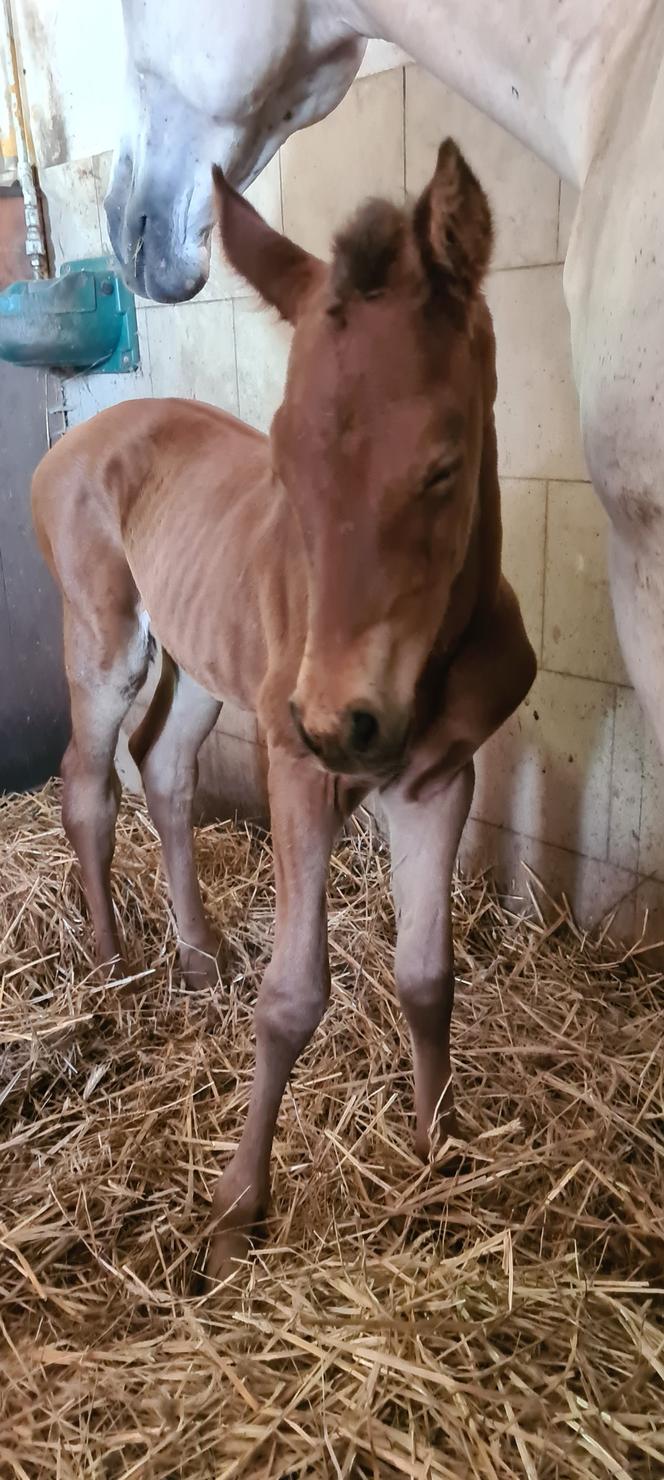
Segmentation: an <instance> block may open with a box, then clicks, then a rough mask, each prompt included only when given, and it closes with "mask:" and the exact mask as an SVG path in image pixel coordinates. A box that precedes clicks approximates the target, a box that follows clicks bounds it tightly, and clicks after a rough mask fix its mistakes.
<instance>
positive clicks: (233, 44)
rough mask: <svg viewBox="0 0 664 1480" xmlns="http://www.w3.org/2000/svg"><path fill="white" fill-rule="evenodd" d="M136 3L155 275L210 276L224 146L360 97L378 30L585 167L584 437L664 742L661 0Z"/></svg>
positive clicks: (129, 147) (114, 207)
mask: <svg viewBox="0 0 664 1480" xmlns="http://www.w3.org/2000/svg"><path fill="white" fill-rule="evenodd" d="M123 5H124V17H125V30H126V35H127V42H128V53H129V86H130V106H129V108H128V113H127V123H128V127H127V132H126V134H125V137H124V139H123V140H122V143H121V146H120V148H119V150H118V154H117V157H116V163H115V168H114V173H113V179H112V184H111V189H110V193H109V197H108V200H107V213H108V219H109V227H110V232H111V238H112V241H113V245H114V248H115V250H116V252H117V254H118V257H119V258H120V260H121V261H122V262H123V263H124V266H125V271H126V273H127V277H128V279H129V281H130V282H132V284H133V285H134V286H135V287H136V289H137V291H138V292H140V293H143V294H146V295H147V296H149V297H153V298H157V299H162V300H165V301H177V300H180V299H184V298H187V297H191V296H192V295H193V294H194V293H196V292H198V291H199V289H200V288H201V287H202V285H203V283H204V281H205V279H206V277H207V273H208V267H209V238H210V230H211V222H212V193H211V165H212V163H213V162H217V163H219V164H221V166H222V167H223V169H224V170H225V172H226V174H227V175H228V177H229V179H230V180H231V181H232V182H233V184H235V185H236V186H237V187H238V188H240V189H245V188H246V187H247V186H248V185H249V184H250V182H251V181H252V180H253V179H254V178H255V176H256V175H257V174H258V173H259V172H260V170H262V169H263V168H264V166H265V165H266V164H267V162H268V160H269V159H270V158H271V156H272V155H273V154H274V153H275V151H276V150H277V149H278V148H279V147H280V145H281V144H282V143H283V142H284V140H285V139H286V138H287V137H288V135H289V134H290V133H292V132H293V131H294V130H295V129H298V128H302V127H303V126H305V125H306V124H310V123H313V122H315V121H316V120H317V119H319V118H322V117H323V116H324V115H325V114H326V113H328V112H330V111H331V109H332V108H334V107H335V106H336V104H337V103H338V102H339V101H340V100H341V98H342V97H343V95H344V93H345V92H346V90H347V88H348V87H349V85H350V83H351V82H352V80H353V77H354V76H355V75H356V72H357V70H358V68H359V66H360V63H361V60H362V56H363V52H364V48H365V44H366V40H367V38H370V37H380V38H382V39H384V40H387V41H393V42H396V43H397V44H398V45H400V46H401V47H403V49H404V50H405V51H406V52H407V53H408V54H409V55H410V56H411V57H413V58H414V60H415V61H418V62H419V63H420V64H421V65H422V66H424V67H426V68H427V69H428V70H429V71H430V72H432V73H434V74H435V75H436V76H437V77H439V78H441V79H442V81H444V82H446V83H448V84H449V85H450V86H451V87H453V88H454V89H455V90H456V91H457V92H459V93H461V94H462V95H463V96H464V97H466V98H467V99H468V100H469V101H470V102H472V103H474V104H475V105H476V106H477V107H479V108H481V109H482V110H483V111H484V112H485V113H487V114H489V115H490V116H491V117H492V118H494V119H496V120H497V121H498V122H499V123H501V124H503V125H504V126H505V127H506V128H507V129H509V130H510V132H511V133H513V134H514V135H516V137H517V138H519V139H520V140H521V141H522V142H523V143H524V144H526V145H528V146H529V147H530V148H531V149H533V150H534V151H535V152H536V153H537V154H539V155H540V156H541V157H542V158H543V159H545V160H546V161H548V163H550V164H551V165H553V167H554V168H555V169H556V170H557V171H558V172H559V173H560V174H561V175H563V176H564V177H565V178H566V179H567V180H569V181H571V182H572V183H573V184H574V185H576V186H577V187H578V188H579V189H580V191H581V195H580V205H579V208H578V210H577V214H576V218H575V222H574V227H573V232H572V238H571V242H570V248H569V252H568V257H567V262H566V265H565V292H566V297H567V303H568V307H569V311H570V317H571V325H572V340H573V351H574V365H575V376H576V382H577V386H578V390H579V395H580V402H581V417H582V424H583V433H584V442H585V449H586V456H587V460H588V464H589V468H590V473H591V477H592V479H593V482H594V485H595V487H596V489H597V492H598V493H599V495H600V497H601V498H602V500H603V502H604V504H605V506H606V508H607V510H608V513H609V516H610V520H611V530H612V539H611V584H612V593H613V601H614V606H615V611H616V618H617V624H618V630H619V633H620V638H621V642H622V646H623V650H624V653H625V657H626V660H627V663H628V666H629V670H630V673H631V675H632V678H633V681H634V683H635V686H636V688H637V690H638V692H639V695H640V697H641V700H642V702H643V704H644V706H645V708H646V709H647V711H648V712H649V714H650V716H651V719H652V721H653V722H654V725H655V728H656V730H657V733H658V736H659V741H660V745H661V747H662V750H663V751H664V405H663V402H664V312H663V298H664V4H662V0H186V3H185V0H123ZM488 183H489V185H490V183H491V182H490V181H489V182H488Z"/></svg>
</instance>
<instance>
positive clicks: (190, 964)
mask: <svg viewBox="0 0 664 1480" xmlns="http://www.w3.org/2000/svg"><path fill="white" fill-rule="evenodd" d="M218 956H219V943H218V941H216V940H215V939H214V937H213V936H212V937H211V938H210V940H209V942H206V945H205V947H201V948H200V949H199V948H197V947H196V946H189V945H181V946H180V965H181V967H182V975H183V977H184V979H185V982H186V984H187V986H188V987H189V989H190V991H192V992H203V991H204V990H205V988H206V987H218V986H219V982H220V980H221V977H220V975H219V966H218V960H217V958H218Z"/></svg>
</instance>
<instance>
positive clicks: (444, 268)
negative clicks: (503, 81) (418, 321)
mask: <svg viewBox="0 0 664 1480" xmlns="http://www.w3.org/2000/svg"><path fill="white" fill-rule="evenodd" d="M413 227H414V231H415V237H416V240H417V244H418V246H419V249H420V254H421V256H422V261H423V263H424V267H425V269H426V272H427V275H428V277H429V278H430V280H431V282H432V286H433V287H434V288H436V287H440V288H441V289H442V290H443V291H444V292H446V293H447V294H451V295H452V296H453V297H454V298H456V299H457V301H458V302H460V303H461V304H463V305H468V304H470V303H471V302H472V299H473V298H474V297H475V296H476V294H477V292H478V290H479V287H480V284H481V282H482V278H483V277H484V274H485V272H486V270H487V267H488V265H489V259H490V257H491V247H492V245H493V225H492V222H491V211H490V209H489V202H488V200H487V198H486V195H485V194H484V191H483V189H482V186H481V185H480V183H479V181H478V180H477V179H476V178H475V176H474V174H473V172H472V170H471V168H470V166H469V165H468V164H467V163H466V161H465V159H464V157H463V155H462V153H461V150H460V149H459V148H458V147H457V145H456V144H455V143H454V140H453V139H446V140H445V142H444V143H443V144H441V146H440V149H439V151H438V162H437V164H436V169H435V173H434V176H433V179H432V180H431V182H430V184H429V185H427V188H426V190H425V191H424V194H423V195H421V196H420V199H419V200H418V202H417V205H416V207H415V212H414V216H413Z"/></svg>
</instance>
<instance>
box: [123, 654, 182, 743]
mask: <svg viewBox="0 0 664 1480" xmlns="http://www.w3.org/2000/svg"><path fill="white" fill-rule="evenodd" d="M177 677H178V668H177V663H174V662H173V659H172V657H171V655H170V653H167V652H166V648H165V647H162V650H161V674H160V676H159V683H158V684H157V687H156V689H155V691H154V694H153V695H152V699H151V700H150V704H149V707H148V709H147V711H146V713H145V714H144V715H143V718H142V720H141V722H140V724H139V725H137V726H136V729H135V730H134V733H133V735H132V736H131V737H130V740H129V754H130V756H131V758H132V760H133V762H134V764H135V765H136V766H138V769H139V771H140V770H141V767H142V765H143V762H144V760H145V757H146V755H147V754H148V752H149V751H151V750H152V747H153V745H154V744H155V742H156V741H157V740H158V739H159V736H160V735H161V732H162V730H163V728H164V725H165V724H166V720H167V719H168V716H169V714H170V710H171V705H172V703H173V698H174V695H175V687H176V684H177Z"/></svg>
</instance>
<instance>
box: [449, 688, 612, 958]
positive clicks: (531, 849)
mask: <svg viewBox="0 0 664 1480" xmlns="http://www.w3.org/2000/svg"><path fill="white" fill-rule="evenodd" d="M556 677H557V676H555V675H550V674H547V673H540V675H539V676H538V679H537V681H536V684H535V687H534V689H533V691H532V693H531V694H530V695H529V697H528V699H527V700H526V701H525V702H524V704H523V705H522V706H521V708H520V709H519V710H518V711H517V714H516V715H514V716H513V717H512V719H511V720H510V721H509V722H508V724H507V725H505V726H504V728H503V729H502V730H501V731H499V733H498V734H497V735H495V736H494V737H493V739H492V740H490V741H489V742H488V743H487V745H486V746H485V747H484V749H483V750H482V751H481V752H480V754H479V756H478V757H477V760H476V773H477V779H476V786H475V795H474V798H473V807H472V813H471V818H470V820H469V822H468V825H467V828H466V832H465V834H464V840H463V844H462V850H461V858H462V863H463V866H464V868H466V869H468V870H474V869H485V868H487V867H491V868H492V869H493V870H494V871H495V876H496V879H497V882H498V884H499V886H500V887H501V889H504V890H505V891H506V893H507V894H508V895H509V896H512V897H513V898H514V900H515V902H516V901H517V900H519V901H522V900H523V898H524V895H525V894H526V893H527V891H528V888H529V885H531V886H532V884H533V883H534V881H533V880H532V875H533V874H534V875H535V876H536V878H540V877H541V878H542V879H544V880H545V881H546V891H547V894H550V895H551V896H552V897H554V898H558V899H559V898H560V897H561V896H562V895H563V894H564V895H565V896H566V897H567V899H568V900H569V901H570V902H572V903H573V912H574V915H575V917H576V919H577V920H578V921H579V922H580V923H582V924H583V926H584V927H585V928H590V927H591V926H593V925H596V924H598V923H599V922H600V921H602V920H603V919H604V917H605V916H607V915H608V914H613V913H614V912H615V922H614V925H613V926H612V934H613V935H614V936H615V937H616V938H618V939H629V938H630V937H631V936H632V932H633V930H634V928H635V888H636V880H635V876H634V875H633V874H632V873H631V872H630V871H629V870H627V869H623V868H617V867H615V866H614V865H613V864H612V863H611V862H610V861H609V857H608V853H609V828H610V817H611V798H610V775H609V769H608V767H607V765H606V756H607V749H608V750H609V751H610V747H611V739H612V727H613V709H612V707H611V705H610V704H609V702H608V701H607V699H606V697H605V695H604V693H603V691H602V689H601V688H600V686H597V687H598V698H597V702H595V703H587V702H586V703H585V704H578V705H577V710H576V714H575V719H576V721H577V724H576V739H575V742H574V749H573V750H570V749H569V726H568V720H569V715H568V714H567V713H563V714H561V713H560V710H559V709H558V714H557V713H556V705H555V704H554V703H553V695H554V693H556V697H557V698H558V700H559V695H558V694H557V692H556V688H555V679H556ZM569 684H570V685H576V684H577V680H574V679H570V680H569ZM573 697H574V696H573V695H572V696H570V698H571V699H572V700H573ZM584 697H585V696H584ZM565 742H567V743H565ZM535 892H536V893H537V892H538V891H537V889H536V888H535ZM543 898H544V896H543ZM546 912H547V911H545V913H546Z"/></svg>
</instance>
